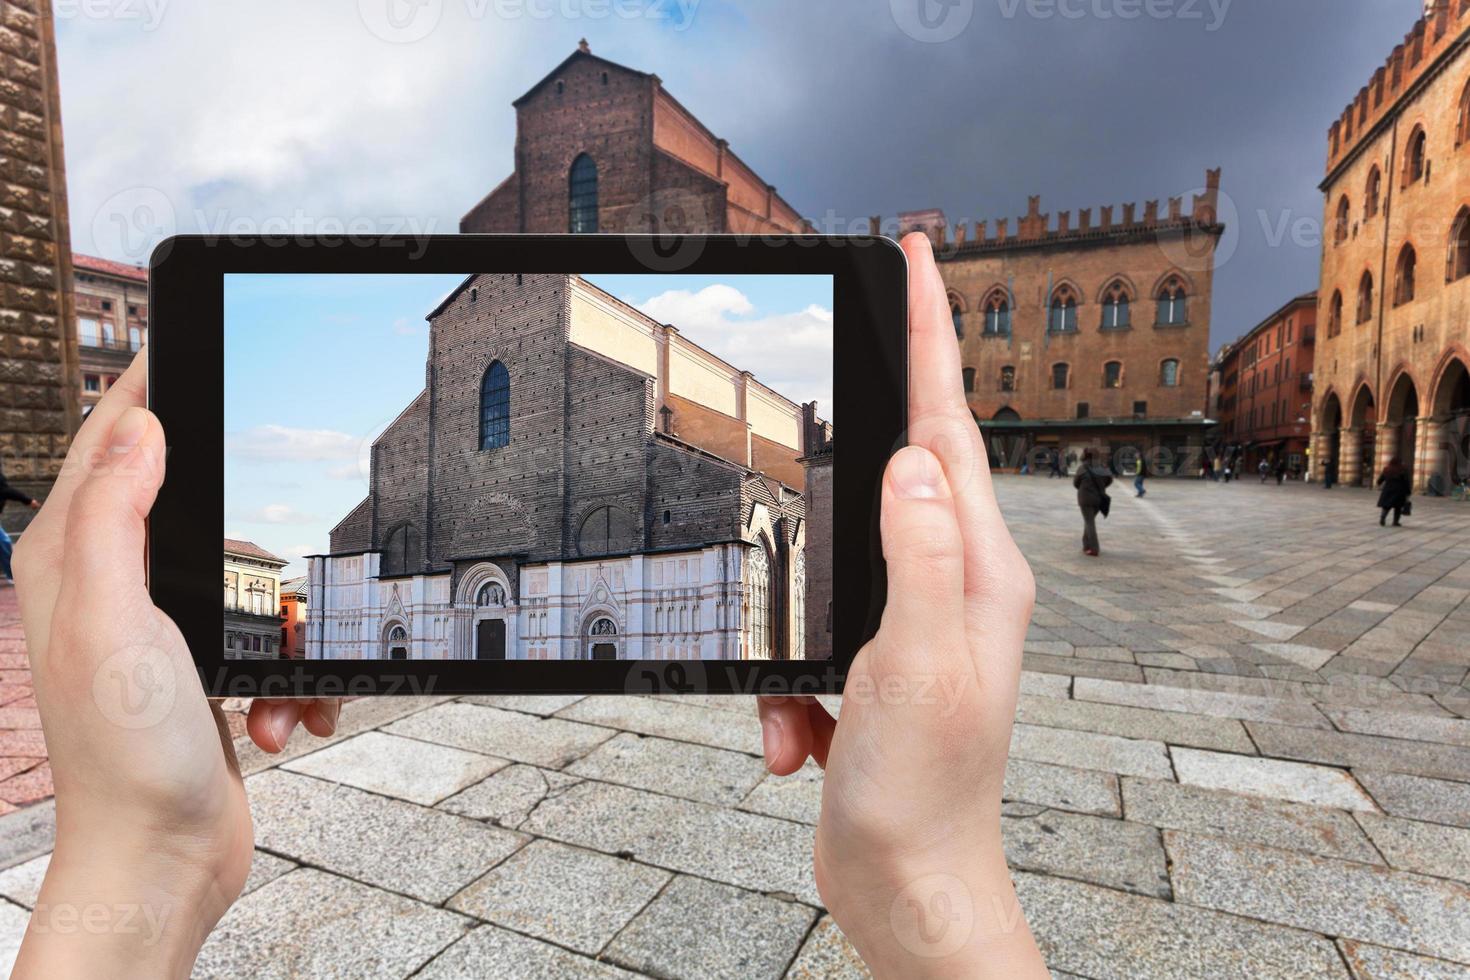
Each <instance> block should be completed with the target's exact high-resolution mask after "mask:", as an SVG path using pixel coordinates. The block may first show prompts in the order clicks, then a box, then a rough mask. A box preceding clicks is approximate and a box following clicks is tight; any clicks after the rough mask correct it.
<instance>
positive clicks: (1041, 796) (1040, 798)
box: [1003, 757, 1122, 817]
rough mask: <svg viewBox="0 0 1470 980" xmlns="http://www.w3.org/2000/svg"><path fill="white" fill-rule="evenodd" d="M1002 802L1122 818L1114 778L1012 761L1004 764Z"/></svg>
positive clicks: (1085, 770)
mask: <svg viewBox="0 0 1470 980" xmlns="http://www.w3.org/2000/svg"><path fill="white" fill-rule="evenodd" d="M1003 796H1004V798H1005V799H1006V800H1017V801H1020V802H1023V803H1034V804H1038V805H1040V806H1042V807H1055V808H1057V809H1060V810H1070V811H1072V812H1074V813H1092V814H1097V815H1099V816H1106V817H1116V816H1120V815H1121V814H1122V810H1121V807H1120V804H1119V800H1118V777H1117V776H1115V775H1114V774H1112V773H1110V772H1099V771H1097V770H1095V769H1077V768H1074V767H1072V766H1055V765H1051V764H1050V763H1046V762H1028V761H1027V760H1025V759H1017V758H1015V757H1012V758H1011V759H1009V760H1007V762H1006V776H1005V788H1004V790H1003Z"/></svg>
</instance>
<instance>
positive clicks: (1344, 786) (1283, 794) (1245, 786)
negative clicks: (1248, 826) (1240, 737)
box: [1171, 748, 1378, 810]
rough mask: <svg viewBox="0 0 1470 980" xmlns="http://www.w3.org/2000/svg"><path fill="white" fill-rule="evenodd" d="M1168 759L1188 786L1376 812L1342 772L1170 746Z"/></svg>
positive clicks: (1180, 778) (1354, 783)
mask: <svg viewBox="0 0 1470 980" xmlns="http://www.w3.org/2000/svg"><path fill="white" fill-rule="evenodd" d="M1171 755H1172V756H1173V758H1174V769H1175V771H1176V772H1178V774H1179V782H1181V783H1185V784H1187V785H1190V786H1201V787H1204V788H1205V789H1219V790H1226V791H1228V792H1232V793H1242V794H1245V795H1247V796H1263V797H1266V798H1268V799H1273V800H1290V801H1293V802H1296V803H1310V804H1312V805H1314V806H1334V807H1339V808H1341V809H1344V810H1377V809H1378V808H1377V806H1375V805H1374V803H1373V800H1372V799H1371V798H1369V796H1368V794H1367V793H1364V792H1363V790H1362V788H1361V787H1360V786H1358V784H1357V782H1356V781H1354V779H1353V777H1352V776H1351V775H1349V774H1348V773H1346V772H1344V771H1342V770H1341V769H1332V768H1329V767H1327V766H1314V765H1307V764H1306V763H1301V762H1288V761H1284V760H1281V759H1260V758H1253V757H1251V756H1243V755H1228V754H1226V753H1223V752H1206V751H1204V750H1202V749H1187V748H1175V749H1173V750H1171Z"/></svg>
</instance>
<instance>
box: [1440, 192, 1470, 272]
mask: <svg viewBox="0 0 1470 980" xmlns="http://www.w3.org/2000/svg"><path fill="white" fill-rule="evenodd" d="M1466 276H1470V207H1464V208H1461V209H1460V213H1459V214H1457V215H1456V216H1455V223H1454V225H1453V226H1451V228H1450V255H1449V264H1448V266H1447V267H1446V269H1445V278H1446V279H1447V280H1448V281H1449V282H1454V281H1455V280H1457V279H1464V278H1465V277H1466Z"/></svg>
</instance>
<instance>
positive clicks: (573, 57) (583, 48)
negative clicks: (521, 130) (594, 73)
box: [511, 40, 658, 109]
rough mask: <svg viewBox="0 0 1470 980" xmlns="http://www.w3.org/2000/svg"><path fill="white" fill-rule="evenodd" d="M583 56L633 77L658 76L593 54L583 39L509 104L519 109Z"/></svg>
mask: <svg viewBox="0 0 1470 980" xmlns="http://www.w3.org/2000/svg"><path fill="white" fill-rule="evenodd" d="M583 58H586V59H588V60H590V61H595V62H597V63H598V64H600V65H603V66H605V67H608V68H612V69H615V70H617V71H620V72H624V73H625V74H628V75H632V76H633V77H634V78H657V77H658V76H657V75H652V74H650V73H648V72H646V71H639V70H638V69H636V68H629V67H628V66H627V65H620V64H618V63H617V62H616V61H608V60H607V59H606V58H603V57H601V56H599V55H595V54H593V53H592V49H591V48H589V47H587V42H586V40H583V41H581V42H580V43H579V44H578V45H577V50H575V51H573V52H572V53H571V54H569V55H567V56H566V57H565V58H563V59H562V60H561V63H560V64H558V65H557V66H556V67H555V68H553V69H551V71H549V72H547V73H546V75H545V76H544V77H543V78H542V79H541V81H539V82H537V83H536V84H535V85H532V86H531V87H530V88H528V89H526V94H524V95H522V96H521V97H520V98H519V99H516V100H515V101H514V102H512V103H511V105H513V106H515V107H516V108H517V109H519V108H520V107H521V103H523V102H525V101H527V100H528V99H530V98H531V96H533V95H535V94H536V93H537V92H539V91H541V89H542V88H544V87H545V86H546V85H548V84H549V83H550V82H551V80H552V79H553V78H555V77H556V76H557V75H558V74H560V73H561V72H562V70H563V69H565V68H566V67H567V65H570V64H571V63H572V62H574V61H578V60H580V59H583Z"/></svg>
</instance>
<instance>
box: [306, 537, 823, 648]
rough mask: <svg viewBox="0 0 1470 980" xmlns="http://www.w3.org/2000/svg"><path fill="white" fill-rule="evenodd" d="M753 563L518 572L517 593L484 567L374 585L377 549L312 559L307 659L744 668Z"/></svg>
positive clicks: (681, 555)
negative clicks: (701, 663) (454, 576)
mask: <svg viewBox="0 0 1470 980" xmlns="http://www.w3.org/2000/svg"><path fill="white" fill-rule="evenodd" d="M760 554H761V552H760V551H759V549H755V548H752V547H751V546H749V545H745V544H740V543H725V544H717V545H711V546H708V547H705V548H701V549H697V550H688V551H679V552H661V553H657V554H637V555H628V556H620V557H616V558H588V559H578V560H574V561H557V562H543V563H537V564H527V565H524V566H522V567H520V568H519V570H518V573H517V574H519V576H520V582H519V583H516V584H517V586H518V587H516V588H512V583H511V582H510V581H509V580H508V579H507V577H506V572H505V571H504V570H503V569H502V568H501V566H499V565H497V564H494V563H492V562H482V563H480V564H477V565H474V566H471V567H470V568H468V569H466V570H465V571H464V573H463V575H462V576H461V578H460V582H459V585H458V587H457V588H452V585H451V576H450V574H449V573H447V572H446V573H442V574H435V575H413V576H396V577H393V578H386V579H380V578H378V577H377V572H378V562H379V555H378V553H377V552H371V551H370V552H365V553H362V554H355V555H334V556H330V557H313V558H311V559H310V567H309V572H308V576H307V579H308V589H309V593H310V594H309V597H308V600H307V602H308V606H307V608H308V609H309V610H310V614H309V620H308V623H307V640H306V655H307V657H308V658H310V659H326V660H378V659H412V660H455V659H476V658H477V657H481V658H486V659H501V658H502V657H503V658H504V659H508V660H590V659H619V660H738V659H749V658H751V657H752V656H753V655H755V654H752V650H753V649H754V650H762V649H764V646H763V645H762V644H761V643H760V642H759V638H760V636H761V635H762V634H763V631H762V630H760V629H757V630H756V634H757V641H756V642H755V643H754V644H753V643H752V641H751V636H750V633H751V628H750V624H751V623H752V622H753V621H754V620H755V618H756V617H757V616H758V615H762V614H764V615H767V616H768V615H769V613H766V612H764V609H765V591H766V590H765V589H762V588H756V589H752V588H750V587H749V585H748V584H747V583H749V582H750V581H752V580H753V579H754V578H755V577H756V576H763V575H764V572H763V568H764V565H763V562H762V560H761V558H760V557H759V556H760ZM752 556H755V557H752ZM451 592H452V594H451ZM513 596H519V597H520V598H519V601H514V600H513V599H512V597H513ZM752 604H754V606H755V609H754V611H752ZM766 628H767V629H769V628H770V627H769V625H767V627H766ZM799 629H800V627H798V633H797V635H798V636H799V635H800V632H799ZM758 655H761V656H763V655H765V654H758Z"/></svg>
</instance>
